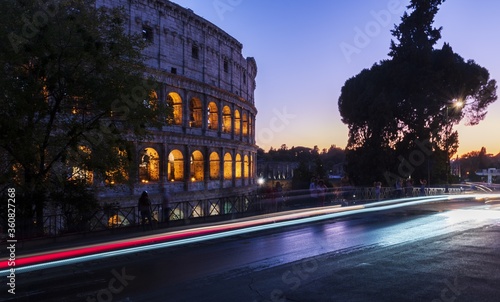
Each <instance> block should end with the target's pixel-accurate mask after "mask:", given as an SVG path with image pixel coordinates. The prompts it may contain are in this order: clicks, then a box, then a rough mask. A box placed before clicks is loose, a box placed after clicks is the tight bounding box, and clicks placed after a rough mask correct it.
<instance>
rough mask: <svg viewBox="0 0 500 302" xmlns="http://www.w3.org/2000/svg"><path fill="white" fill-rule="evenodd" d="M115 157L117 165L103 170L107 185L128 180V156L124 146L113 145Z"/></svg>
mask: <svg viewBox="0 0 500 302" xmlns="http://www.w3.org/2000/svg"><path fill="white" fill-rule="evenodd" d="M114 150H115V152H116V158H117V161H118V164H117V166H116V167H115V169H113V170H108V171H106V172H105V183H106V184H107V185H114V184H123V183H126V182H127V181H128V180H129V173H128V169H127V167H128V165H127V161H128V157H129V153H128V151H127V148H125V147H115V148H114Z"/></svg>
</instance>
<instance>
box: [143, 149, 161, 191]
mask: <svg viewBox="0 0 500 302" xmlns="http://www.w3.org/2000/svg"><path fill="white" fill-rule="evenodd" d="M158 180H160V156H159V155H158V151H156V150H155V149H154V148H145V149H144V150H142V152H141V153H140V158H139V181H140V182H144V183H147V182H150V181H158Z"/></svg>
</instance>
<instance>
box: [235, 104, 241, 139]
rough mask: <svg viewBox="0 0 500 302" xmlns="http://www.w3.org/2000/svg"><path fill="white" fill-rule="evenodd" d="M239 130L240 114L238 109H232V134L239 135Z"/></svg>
mask: <svg viewBox="0 0 500 302" xmlns="http://www.w3.org/2000/svg"><path fill="white" fill-rule="evenodd" d="M240 132H241V114H240V111H239V110H238V109H235V110H234V134H236V135H240Z"/></svg>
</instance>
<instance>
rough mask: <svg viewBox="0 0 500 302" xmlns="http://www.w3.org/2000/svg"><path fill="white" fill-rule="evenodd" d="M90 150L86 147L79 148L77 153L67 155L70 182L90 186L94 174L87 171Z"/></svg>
mask: <svg viewBox="0 0 500 302" xmlns="http://www.w3.org/2000/svg"><path fill="white" fill-rule="evenodd" d="M91 156H92V150H91V149H90V148H89V147H88V146H79V147H78V150H77V152H75V153H74V154H70V155H69V161H70V165H71V167H72V168H71V175H70V177H69V179H70V180H74V181H79V182H82V183H87V184H92V183H93V182H94V173H93V172H92V171H90V170H89V168H88V164H89V163H90V161H91Z"/></svg>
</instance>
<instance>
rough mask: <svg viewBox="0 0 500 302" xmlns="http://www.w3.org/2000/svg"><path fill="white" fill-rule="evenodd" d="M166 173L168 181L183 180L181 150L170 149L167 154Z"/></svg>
mask: <svg viewBox="0 0 500 302" xmlns="http://www.w3.org/2000/svg"><path fill="white" fill-rule="evenodd" d="M167 174H168V180H170V181H183V180H184V157H183V156H182V152H181V151H179V150H177V149H176V150H172V152H170V154H169V155H168V167H167Z"/></svg>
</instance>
